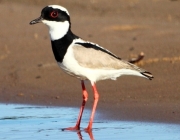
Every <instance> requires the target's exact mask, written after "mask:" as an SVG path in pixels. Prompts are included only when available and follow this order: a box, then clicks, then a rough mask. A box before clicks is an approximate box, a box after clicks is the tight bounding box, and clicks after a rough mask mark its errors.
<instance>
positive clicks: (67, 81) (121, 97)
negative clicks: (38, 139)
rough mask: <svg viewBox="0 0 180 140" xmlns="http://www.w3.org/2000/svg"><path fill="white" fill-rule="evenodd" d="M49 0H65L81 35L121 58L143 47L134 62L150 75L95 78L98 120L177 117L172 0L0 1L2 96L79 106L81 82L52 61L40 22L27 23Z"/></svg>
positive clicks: (177, 31) (179, 47)
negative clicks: (141, 58) (96, 79)
mask: <svg viewBox="0 0 180 140" xmlns="http://www.w3.org/2000/svg"><path fill="white" fill-rule="evenodd" d="M48 4H59V5H62V6H64V7H66V8H67V9H68V11H69V12H70V15H71V22H72V30H73V32H74V33H75V34H77V35H79V36H80V37H82V38H83V39H86V40H89V41H92V42H95V43H97V44H100V45H101V46H103V47H105V48H107V49H109V50H110V51H112V52H113V53H115V54H117V55H118V56H119V57H121V58H123V59H129V58H132V57H134V56H136V55H137V54H139V53H140V52H141V51H142V52H144V53H145V58H144V59H143V61H141V62H140V63H139V64H138V65H139V66H141V67H143V68H145V69H147V70H148V71H150V72H152V73H153V75H154V77H155V79H153V80H152V81H149V80H146V79H143V78H139V77H128V76H126V77H125V76H124V77H121V78H118V80H116V81H111V80H109V81H100V82H98V83H97V88H98V90H99V93H100V100H99V104H98V108H97V111H98V112H101V113H103V115H102V116H101V117H102V119H103V117H104V118H109V119H118V120H133V121H136V120H137V121H155V122H169V123H180V74H179V71H180V8H179V7H180V1H179V0H118V1H117V0H87V1H82V0H68V1H67V0H51V1H43V0H29V1H24V0H8V1H7V0H1V1H0V9H1V12H0V20H1V22H0V66H1V68H0V83H1V85H0V102H1V103H22V104H39V105H47V106H49V105H52V106H72V107H79V106H80V105H81V101H82V97H81V96H82V95H81V94H82V93H81V86H80V81H79V80H78V79H75V78H73V77H70V76H69V75H67V74H65V73H64V72H62V71H61V70H60V68H59V67H58V66H57V64H56V62H55V59H54V56H53V53H52V51H51V45H50V40H49V34H48V29H47V27H46V26H45V25H43V24H37V25H34V26H30V25H29V22H30V21H31V20H33V19H35V18H37V17H39V16H40V12H41V9H42V8H43V7H45V6H46V5H48ZM86 85H87V86H86V87H87V89H88V91H89V100H88V103H87V108H91V106H92V103H93V94H92V89H91V86H90V84H89V82H87V84H86ZM77 113H78V112H77Z"/></svg>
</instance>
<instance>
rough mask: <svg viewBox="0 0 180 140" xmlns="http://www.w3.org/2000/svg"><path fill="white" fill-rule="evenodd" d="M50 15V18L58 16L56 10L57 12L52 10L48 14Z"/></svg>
mask: <svg viewBox="0 0 180 140" xmlns="http://www.w3.org/2000/svg"><path fill="white" fill-rule="evenodd" d="M50 16H51V17H52V18H57V17H58V12H57V11H52V12H51V14H50Z"/></svg>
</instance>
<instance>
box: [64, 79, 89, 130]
mask: <svg viewBox="0 0 180 140" xmlns="http://www.w3.org/2000/svg"><path fill="white" fill-rule="evenodd" d="M81 85H82V92H83V102H82V105H81V108H80V112H79V116H78V119H77V122H76V125H75V126H74V127H68V128H65V129H64V130H79V129H80V123H81V118H82V114H83V111H84V107H85V104H86V101H87V99H88V93H87V91H86V88H85V85H84V81H83V80H82V81H81Z"/></svg>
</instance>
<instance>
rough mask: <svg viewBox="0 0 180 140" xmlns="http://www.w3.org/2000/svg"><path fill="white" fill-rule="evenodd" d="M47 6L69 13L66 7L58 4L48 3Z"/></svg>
mask: <svg viewBox="0 0 180 140" xmlns="http://www.w3.org/2000/svg"><path fill="white" fill-rule="evenodd" d="M48 7H52V8H55V9H60V10H61V11H64V12H66V13H67V14H68V15H69V12H68V10H67V9H66V8H64V7H62V6H60V5H48Z"/></svg>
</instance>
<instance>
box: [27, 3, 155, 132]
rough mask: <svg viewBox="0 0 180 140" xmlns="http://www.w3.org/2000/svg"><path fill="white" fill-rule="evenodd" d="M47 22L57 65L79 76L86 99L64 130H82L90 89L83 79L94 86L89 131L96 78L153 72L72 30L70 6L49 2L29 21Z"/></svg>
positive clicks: (151, 77)
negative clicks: (73, 124)
mask: <svg viewBox="0 0 180 140" xmlns="http://www.w3.org/2000/svg"><path fill="white" fill-rule="evenodd" d="M36 23H44V24H45V25H47V26H48V28H49V35H50V40H51V47H52V51H53V54H54V57H55V60H56V61H57V64H58V66H59V67H60V68H61V69H62V70H63V71H64V72H66V73H67V74H69V75H71V76H73V77H76V78H78V79H80V81H81V86H82V95H83V101H82V105H81V107H80V111H79V116H78V118H77V122H76V124H75V126H73V127H67V128H65V130H80V123H81V118H82V114H83V111H84V107H85V104H86V102H87V99H88V93H87V91H86V88H85V84H84V81H85V80H89V81H90V83H91V86H92V89H93V94H94V103H93V107H92V112H91V115H90V119H89V123H88V125H87V127H86V128H85V130H86V131H92V125H93V121H94V115H95V112H96V107H97V103H98V100H99V93H98V90H97V88H96V82H98V81H100V80H106V79H111V80H116V78H118V77H120V76H122V75H134V76H139V77H144V78H147V79H149V80H151V79H153V78H154V77H153V75H152V74H151V73H150V72H148V71H146V70H144V69H142V68H140V67H138V66H136V65H134V64H132V63H130V62H128V61H125V60H123V59H121V58H120V57H118V56H117V55H115V54H113V53H112V52H110V51H109V50H107V49H105V48H103V47H102V46H100V45H98V44H96V43H93V42H89V41H86V40H84V39H82V38H81V37H79V36H77V35H75V34H74V33H73V32H72V31H71V20H70V14H69V12H68V10H67V9H66V8H65V7H63V6H60V5H48V6H46V7H44V8H43V9H42V11H41V14H40V17H38V18H36V19H34V20H32V21H31V22H30V23H29V24H30V25H33V24H36Z"/></svg>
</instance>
